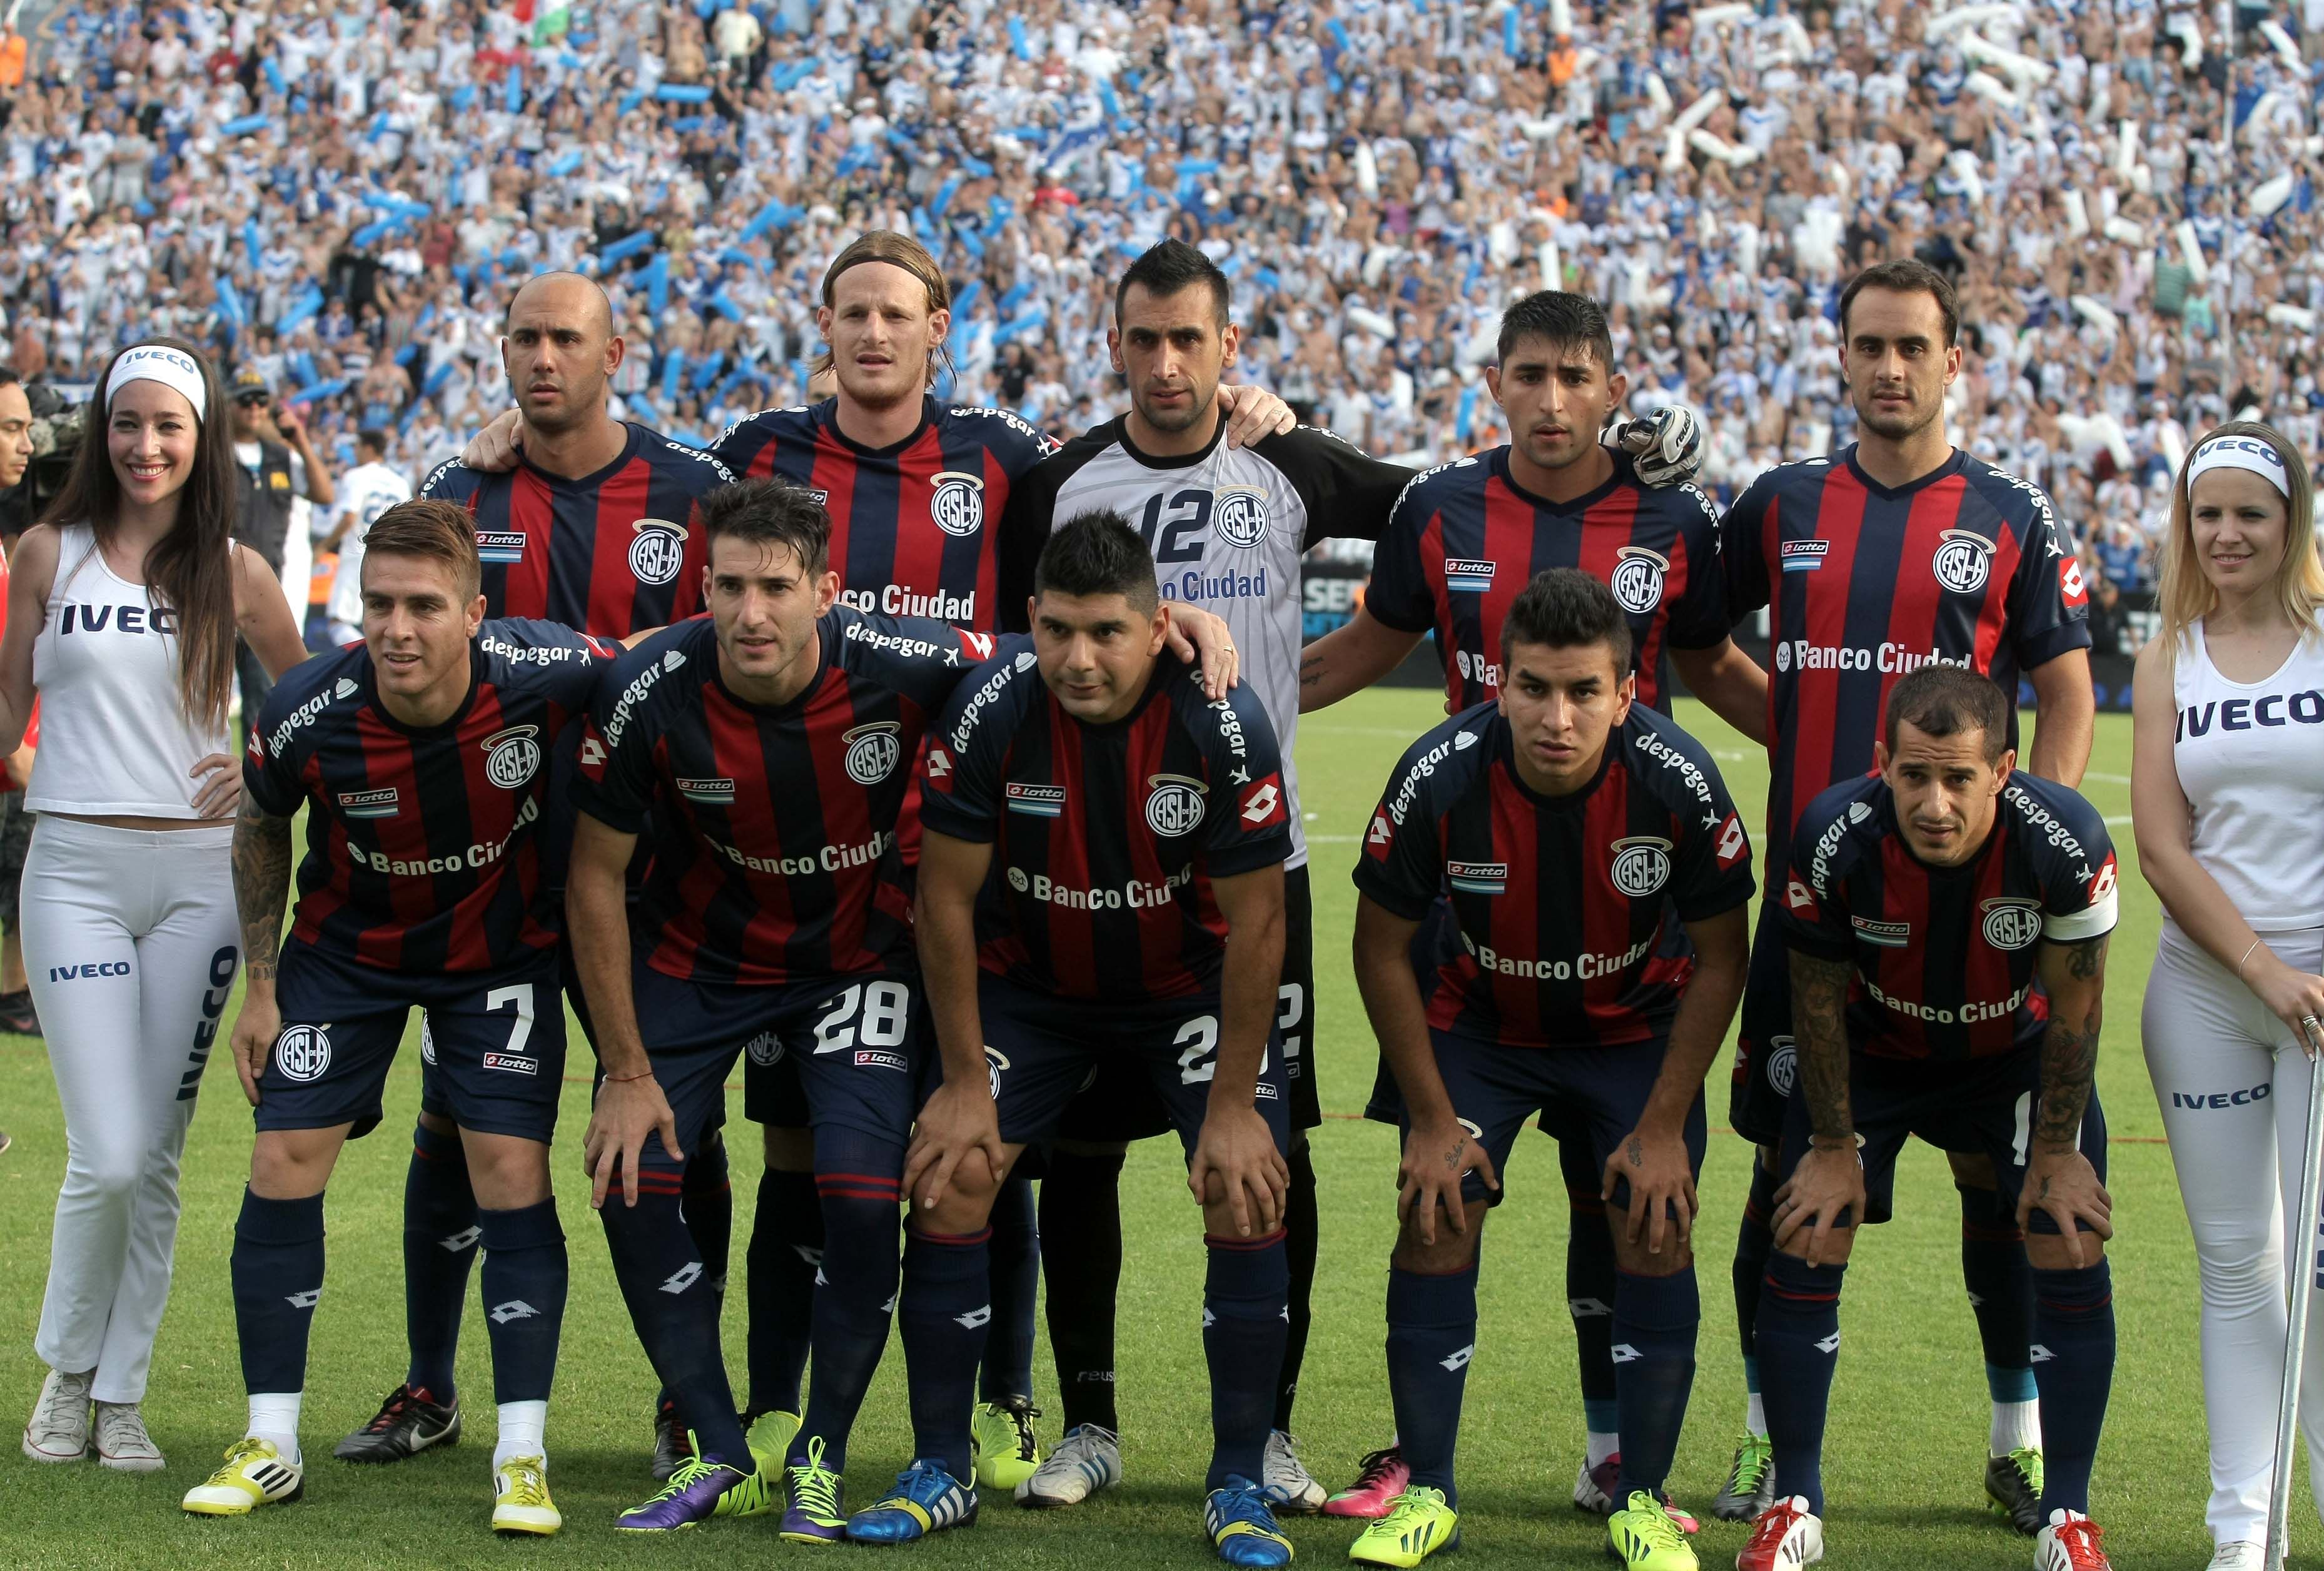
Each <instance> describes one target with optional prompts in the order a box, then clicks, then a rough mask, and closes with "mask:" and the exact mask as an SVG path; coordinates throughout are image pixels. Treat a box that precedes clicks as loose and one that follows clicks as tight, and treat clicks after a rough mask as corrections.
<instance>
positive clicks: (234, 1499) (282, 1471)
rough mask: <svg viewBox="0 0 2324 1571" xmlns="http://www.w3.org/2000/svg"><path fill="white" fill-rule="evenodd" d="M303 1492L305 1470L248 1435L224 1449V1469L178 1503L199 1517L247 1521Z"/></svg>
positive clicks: (266, 1444) (268, 1442) (268, 1445)
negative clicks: (257, 1513) (259, 1511)
mask: <svg viewBox="0 0 2324 1571" xmlns="http://www.w3.org/2000/svg"><path fill="white" fill-rule="evenodd" d="M306 1492H307V1470H306V1469H305V1468H304V1467H302V1466H300V1465H299V1464H298V1463H296V1462H286V1461H284V1460H283V1459H282V1453H281V1452H280V1451H278V1450H276V1449H275V1448H274V1442H273V1441H272V1440H261V1439H259V1438H258V1437H256V1436H254V1435H251V1436H244V1437H243V1438H242V1439H239V1440H236V1441H235V1443H234V1444H233V1445H232V1446H229V1447H227V1449H226V1465H225V1466H223V1467H221V1468H219V1469H218V1470H217V1472H216V1473H213V1474H210V1475H209V1477H208V1478H207V1479H205V1480H204V1481H203V1482H201V1483H198V1484H196V1485H194V1487H193V1488H191V1489H189V1490H188V1491H186V1498H185V1499H184V1500H183V1501H181V1502H179V1503H180V1505H182V1506H183V1507H184V1508H185V1509H186V1510H188V1511H191V1512H192V1513H193V1514H194V1515H196V1516H198V1517H246V1516H248V1515H249V1514H250V1513H251V1512H253V1511H256V1510H257V1509H258V1508H259V1507H260V1506H263V1505H273V1504H276V1503H277V1502H281V1503H283V1504H288V1503H289V1502H291V1501H294V1500H297V1499H298V1498H300V1496H301V1495H303V1494H305V1493H306Z"/></svg>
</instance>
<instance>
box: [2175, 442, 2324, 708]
mask: <svg viewBox="0 0 2324 1571" xmlns="http://www.w3.org/2000/svg"><path fill="white" fill-rule="evenodd" d="M2221 437H2246V438H2249V439H2252V440H2254V441H2259V442H2264V443H2266V444H2267V445H2268V446H2269V447H2270V448H2273V449H2274V450H2275V456H2276V457H2279V458H2281V459H2282V460H2283V476H2284V482H2285V484H2286V485H2287V486H2288V487H2289V491H2288V493H2287V494H2286V495H2285V496H2284V499H2283V514H2284V516H2283V560H2282V562H2280V563H2278V564H2277V566H2276V569H2275V583H2274V585H2273V589H2274V594H2275V597H2276V602H2277V604H2278V605H2281V606H2282V608H2283V615H2284V617H2285V619H2286V620H2287V621H2289V622H2290V623H2291V624H2292V626H2294V627H2296V628H2298V629H2299V630H2300V634H2301V637H2302V638H2307V637H2309V636H2310V635H2312V634H2313V633H2316V632H2317V630H2318V627H2317V613H2318V610H2319V607H2324V563H2319V561H2318V559H2317V555H2316V495H2315V487H2314V485H2312V484H2311V483H2310V480H2309V477H2308V460H2307V459H2306V458H2305V457H2302V456H2301V451H2300V449H2299V448H2296V447H2294V446H2293V445H2292V441H2291V439H2289V438H2287V437H2285V436H2284V434H2283V433H2282V431H2279V430H2276V429H2275V428H2274V427H2273V426H2270V425H2263V424H2261V423H2260V422H2259V421H2257V420H2229V421H2227V423H2226V424H2225V425H2221V426H2215V427H2213V428H2212V429H2211V430H2208V431H2206V432H2204V433H2203V439H2202V440H2201V441H2199V442H2196V443H2194V444H2193V445H2192V446H2190V448H2188V449H2187V457H2186V460H2185V461H2184V462H2183V463H2181V465H2180V466H2179V477H2178V479H2177V480H2176V481H2175V482H2174V483H2173V484H2172V487H2171V523H2170V528H2169V530H2168V531H2167V532H2166V533H2165V534H2164V535H2163V560H2162V564H2161V570H2160V571H2159V572H2158V573H2157V574H2156V578H2155V593H2154V608H2155V609H2156V610H2157V611H2158V612H2160V613H2161V614H2162V624H2163V625H2162V628H2161V631H2160V632H2159V633H2157V634H2156V637H2158V638H2159V639H2161V640H2162V642H2163V659H2164V660H2165V661H2171V662H2172V663H2176V661H2177V659H2178V653H2179V643H2180V641H2181V639H2183V638H2185V637H2186V636H2187V635H2188V634H2189V633H2190V632H2192V631H2193V629H2194V626H2195V624H2197V623H2199V622H2200V621H2202V620H2203V618H2204V617H2206V616H2208V615H2210V614H2211V609H2212V607H2214V606H2216V605H2218V603H2219V592H2218V590H2217V589H2215V588H2213V587H2211V580H2210V579H2209V578H2205V577H2204V576H2203V564H2202V563H2201V562H2199V561H2198V560H2196V559H2195V523H2194V518H2195V502H2194V496H2193V494H2192V493H2191V489H2190V485H2189V481H2188V473H2189V471H2190V470H2191V469H2192V468H2193V467H2194V464H2195V455H2196V454H2198V453H2199V452H2201V451H2202V450H2203V448H2205V447H2206V446H2208V445H2209V444H2210V443H2211V442H2214V441H2216V440H2218V439H2219V438H2221Z"/></svg>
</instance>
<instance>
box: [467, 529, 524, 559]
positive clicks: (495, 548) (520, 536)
mask: <svg viewBox="0 0 2324 1571" xmlns="http://www.w3.org/2000/svg"><path fill="white" fill-rule="evenodd" d="M476 555H478V556H479V557H482V558H483V559H484V560H485V561H488V562H499V563H501V564H503V566H506V565H509V564H512V563H515V562H521V561H522V560H524V531H522V530H521V529H515V530H488V529H480V530H478V531H476Z"/></svg>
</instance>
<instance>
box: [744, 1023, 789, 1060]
mask: <svg viewBox="0 0 2324 1571" xmlns="http://www.w3.org/2000/svg"><path fill="white" fill-rule="evenodd" d="M742 1051H743V1052H744V1053H746V1054H748V1055H749V1056H750V1059H751V1062H752V1063H753V1064H756V1065H758V1066H759V1067H761V1069H763V1068H766V1067H768V1066H770V1065H771V1064H775V1063H779V1062H780V1061H781V1059H782V1056H783V1039H782V1038H780V1037H779V1036H777V1035H776V1034H775V1033H774V1032H773V1031H761V1032H760V1033H759V1034H758V1035H757V1036H755V1037H752V1039H751V1040H750V1041H749V1043H748V1044H747V1045H745V1046H744V1048H743V1049H742Z"/></svg>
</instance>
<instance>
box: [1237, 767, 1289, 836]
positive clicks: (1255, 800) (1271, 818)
mask: <svg viewBox="0 0 2324 1571" xmlns="http://www.w3.org/2000/svg"><path fill="white" fill-rule="evenodd" d="M1237 811H1238V813H1239V815H1240V818H1242V821H1243V823H1244V824H1245V825H1247V826H1248V827H1250V828H1253V829H1263V828H1265V827H1267V826H1268V825H1269V824H1279V823H1281V822H1283V819H1284V812H1283V788H1282V787H1281V786H1280V785H1279V784H1278V783H1277V778H1276V777H1275V776H1274V775H1271V774H1270V775H1268V776H1267V777H1266V778H1265V779H1263V780H1259V781H1253V782H1252V783H1251V784H1250V785H1248V786H1245V787H1244V788H1243V791H1242V797H1241V799H1240V802H1239V803H1238V804H1237Z"/></svg>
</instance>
